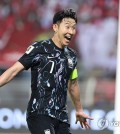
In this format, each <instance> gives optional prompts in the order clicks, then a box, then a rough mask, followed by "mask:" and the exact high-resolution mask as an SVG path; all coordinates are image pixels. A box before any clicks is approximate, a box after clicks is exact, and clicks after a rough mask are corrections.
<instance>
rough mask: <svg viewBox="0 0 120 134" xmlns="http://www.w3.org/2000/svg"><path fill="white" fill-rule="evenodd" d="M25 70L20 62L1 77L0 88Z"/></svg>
mask: <svg viewBox="0 0 120 134" xmlns="http://www.w3.org/2000/svg"><path fill="white" fill-rule="evenodd" d="M23 69H24V67H23V66H22V65H21V64H20V63H19V62H16V63H15V64H14V65H13V66H12V67H10V68H9V69H8V70H6V71H5V72H4V73H3V74H2V75H1V76H0V87H2V86H4V85H5V84H7V83H8V82H10V81H11V80H12V79H13V78H14V77H15V76H16V75H17V74H18V73H19V72H20V71H22V70H23Z"/></svg>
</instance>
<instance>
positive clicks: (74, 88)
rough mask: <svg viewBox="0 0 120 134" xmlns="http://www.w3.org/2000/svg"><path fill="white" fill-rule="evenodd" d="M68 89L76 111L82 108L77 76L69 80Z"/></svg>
mask: <svg viewBox="0 0 120 134" xmlns="http://www.w3.org/2000/svg"><path fill="white" fill-rule="evenodd" d="M68 89H69V94H70V96H71V99H72V101H73V104H74V106H75V109H76V111H79V110H82V105H81V103H80V88H79V84H78V80H77V78H76V79H73V80H69V83H68Z"/></svg>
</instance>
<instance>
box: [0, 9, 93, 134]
mask: <svg viewBox="0 0 120 134" xmlns="http://www.w3.org/2000/svg"><path fill="white" fill-rule="evenodd" d="M76 25H77V16H76V13H75V11H73V10H72V9H66V10H62V11H59V12H57V13H56V14H55V15H54V17H53V30H54V35H53V37H52V38H51V39H48V40H43V41H39V42H35V43H33V44H32V45H31V46H30V47H29V48H28V49H27V51H26V52H25V54H24V55H23V56H22V57H21V58H20V59H19V60H18V61H17V62H16V63H15V64H14V65H13V66H12V67H10V68H9V69H8V70H6V71H5V72H4V73H3V74H2V75H1V76H0V86H3V85H5V84H7V83H8V82H9V81H11V80H12V79H13V78H14V77H15V76H16V75H17V74H18V73H19V72H21V71H23V70H28V69H29V68H31V98H30V101H29V104H28V108H27V124H28V128H29V130H30V132H31V134H47V133H49V134H70V130H69V127H70V125H69V121H68V114H67V110H66V101H67V91H69V93H70V96H71V98H72V101H73V103H74V106H75V109H76V123H77V122H78V121H79V122H80V124H81V126H82V127H83V128H90V126H89V124H88V122H87V120H86V119H90V120H92V118H91V117H89V116H88V115H86V114H84V112H83V109H82V105H81V103H80V92H79V85H78V80H77V77H78V74H77V69H76V65H77V58H76V54H75V52H74V51H73V50H72V49H71V48H69V47H68V45H69V43H70V41H71V39H72V37H73V36H74V35H75V33H76Z"/></svg>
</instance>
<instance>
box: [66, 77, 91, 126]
mask: <svg viewBox="0 0 120 134" xmlns="http://www.w3.org/2000/svg"><path fill="white" fill-rule="evenodd" d="M68 89H69V94H70V96H71V99H72V101H73V104H74V106H75V109H76V123H77V122H78V121H79V122H80V124H81V126H82V128H83V127H85V128H90V126H89V124H88V122H87V120H86V119H90V120H93V118H91V117H89V116H88V115H86V114H85V113H84V112H83V108H82V105H81V102H80V88H79V84H78V80H77V78H76V79H73V80H69V83H68Z"/></svg>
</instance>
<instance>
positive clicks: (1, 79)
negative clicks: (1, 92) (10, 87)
mask: <svg viewBox="0 0 120 134" xmlns="http://www.w3.org/2000/svg"><path fill="white" fill-rule="evenodd" d="M14 77H15V72H14V71H13V70H12V68H9V69H8V70H7V71H5V72H4V73H3V74H2V75H1V76H0V87H2V86H4V85H5V84H7V83H8V82H9V81H11V80H12V79H13V78H14Z"/></svg>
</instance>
